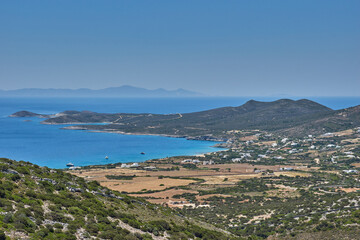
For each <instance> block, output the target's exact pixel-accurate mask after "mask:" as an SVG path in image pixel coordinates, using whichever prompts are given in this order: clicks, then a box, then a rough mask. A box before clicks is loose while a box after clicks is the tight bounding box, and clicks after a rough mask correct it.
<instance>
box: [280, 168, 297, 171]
mask: <svg viewBox="0 0 360 240" xmlns="http://www.w3.org/2000/svg"><path fill="white" fill-rule="evenodd" d="M292 170H294V168H292V167H283V168H280V171H292Z"/></svg>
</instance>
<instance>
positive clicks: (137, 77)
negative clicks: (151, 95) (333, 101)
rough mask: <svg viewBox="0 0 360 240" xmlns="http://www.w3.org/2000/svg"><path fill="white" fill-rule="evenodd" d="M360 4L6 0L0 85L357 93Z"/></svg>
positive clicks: (1, 7)
mask: <svg viewBox="0 0 360 240" xmlns="http://www.w3.org/2000/svg"><path fill="white" fill-rule="evenodd" d="M359 11H360V1H357V0H349V1H340V0H337V1H334V0H316V1H314V0H312V1H310V0H304V1H286V0H276V1H226V2H224V1H212V0H206V1H205V0H200V1H188V0H185V1H164V0H160V1H145V0H140V1H106V2H104V1H85V0H83V1H69V0H65V1H38V0H35V1H24V0H22V1H11V0H4V1H1V2H0V36H1V37H0V46H1V54H0V83H1V86H0V88H1V89H20V88H72V89H76V88H90V89H102V88H107V87H116V86H122V85H132V86H137V87H143V88H147V89H156V88H165V89H178V88H184V89H187V90H191V91H196V92H200V93H204V94H208V95H219V96H271V95H273V96H274V95H282V94H286V95H291V96H360V92H359V88H360V44H359V43H360V15H359V14H358V13H359Z"/></svg>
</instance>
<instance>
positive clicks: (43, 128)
mask: <svg viewBox="0 0 360 240" xmlns="http://www.w3.org/2000/svg"><path fill="white" fill-rule="evenodd" d="M250 99H254V100H258V101H273V100H276V99H279V97H263V98H260V97H196V98H0V157H4V158H10V159H15V160H22V161H28V162H31V163H34V164H38V165H40V166H47V167H50V168H66V164H67V163H69V162H71V163H73V164H74V165H75V166H88V165H97V164H109V163H129V162H143V161H146V160H150V159H156V158H164V157H170V156H187V155H197V154H203V153H207V152H214V151H219V150H221V149H220V148H216V147H213V146H214V144H215V142H208V141H194V140H186V139H184V138H170V137H163V136H146V135H122V134H115V133H98V132H96V133H95V132H89V131H82V130H63V129H61V128H62V127H64V126H67V125H45V124H41V121H42V120H44V119H39V118H10V117H8V116H9V115H10V114H12V113H15V112H17V111H21V110H27V111H31V112H35V113H43V114H54V113H58V112H62V111H66V110H78V111H82V110H88V111H94V112H102V113H161V114H169V113H188V112H195V111H202V110H208V109H212V108H219V107H225V106H239V105H242V104H244V103H245V102H246V101H248V100H250ZM296 99H300V98H296ZM296 99H295V100H296ZM308 99H310V100H314V101H316V102H318V103H321V104H323V105H325V106H328V107H330V108H332V109H341V108H346V107H351V106H356V105H359V104H360V97H332V98H330V97H326V98H325V97H312V98H308ZM141 152H144V153H145V154H141ZM106 156H108V159H106V158H105V157H106Z"/></svg>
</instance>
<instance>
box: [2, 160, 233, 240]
mask: <svg viewBox="0 0 360 240" xmlns="http://www.w3.org/2000/svg"><path fill="white" fill-rule="evenodd" d="M0 181H1V184H0V197H1V198H0V238H1V239H3V238H4V234H6V235H7V236H9V237H10V238H11V239H19V238H21V239H91V238H94V237H98V238H100V239H129V240H130V239H143V240H146V239H165V236H166V237H170V238H171V239H190V238H191V239H194V238H196V237H197V238H203V239H231V237H230V236H229V235H227V234H226V233H224V232H221V231H219V230H214V229H215V228H214V227H212V226H211V225H209V224H204V223H200V222H195V221H193V220H191V219H189V218H185V217H183V216H182V215H180V214H178V213H177V212H175V211H173V210H171V209H169V208H165V207H162V206H159V205H154V204H150V203H149V202H146V201H145V200H142V199H140V198H134V197H129V196H127V195H124V194H120V193H119V192H116V191H111V190H109V189H107V188H105V187H102V186H100V185H99V183H98V182H95V181H86V180H84V179H83V178H80V177H76V176H73V175H71V174H69V173H65V172H63V171H61V170H53V169H49V168H46V167H39V166H37V165H33V164H30V163H27V162H16V161H13V160H9V159H0ZM166 239H167V238H166Z"/></svg>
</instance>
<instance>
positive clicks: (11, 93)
mask: <svg viewBox="0 0 360 240" xmlns="http://www.w3.org/2000/svg"><path fill="white" fill-rule="evenodd" d="M200 95H201V94H199V93H196V92H192V91H188V90H185V89H181V88H179V89H177V90H166V89H163V88H158V89H154V90H149V89H145V88H139V87H133V86H128V85H124V86H121V87H111V88H104V89H99V90H93V89H88V88H80V89H56V88H48V89H42V88H24V89H17V90H8V91H5V90H0V96H1V97H195V96H200Z"/></svg>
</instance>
